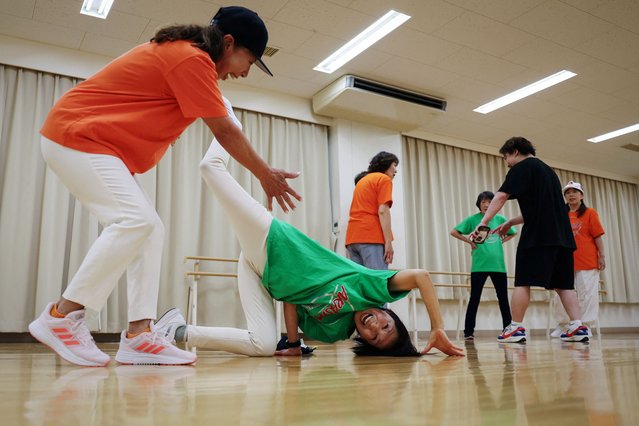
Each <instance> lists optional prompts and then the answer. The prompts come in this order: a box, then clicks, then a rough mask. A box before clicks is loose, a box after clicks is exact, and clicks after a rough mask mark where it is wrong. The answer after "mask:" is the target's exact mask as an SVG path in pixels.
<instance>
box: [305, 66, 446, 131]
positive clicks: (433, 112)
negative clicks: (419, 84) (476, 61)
mask: <svg viewBox="0 0 639 426" xmlns="http://www.w3.org/2000/svg"><path fill="white" fill-rule="evenodd" d="M445 110H446V101H445V100H443V99H440V98H437V97H434V96H430V95H426V94H423V93H419V92H414V91H411V90H406V89H401V88H399V87H395V86H392V85H389V84H385V83H381V82H377V81H372V80H368V79H365V78H361V77H356V76H354V75H345V76H342V77H340V78H339V79H337V80H336V81H334V82H333V83H331V84H329V85H328V86H327V87H325V88H324V89H322V90H320V91H319V92H317V93H316V94H315V95H314V96H313V111H314V112H315V113H317V114H321V115H328V116H330V117H335V118H343V119H348V120H353V121H361V122H364V123H370V124H373V125H375V126H379V127H386V128H389V129H394V130H399V131H409V130H414V129H416V128H418V127H421V126H424V125H425V124H427V123H428V122H429V121H431V120H433V119H434V118H435V117H437V116H438V115H440V114H442V113H443V112H444V111H445Z"/></svg>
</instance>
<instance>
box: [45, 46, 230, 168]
mask: <svg viewBox="0 0 639 426" xmlns="http://www.w3.org/2000/svg"><path fill="white" fill-rule="evenodd" d="M227 115H228V114H227V111H226V108H225V107H224V102H223V101H222V94H221V93H220V89H219V86H218V84H217V72H216V70H215V64H214V63H213V61H212V60H211V57H210V56H209V55H208V54H207V53H206V52H204V51H203V50H201V49H199V48H197V47H195V46H193V45H192V44H191V42H190V41H183V40H182V41H175V42H166V43H161V44H158V43H152V42H149V43H145V44H142V45H140V46H137V47H135V48H133V49H131V50H130V51H129V52H127V53H125V54H124V55H122V56H120V57H119V58H117V59H115V60H114V61H112V62H111V63H109V64H108V65H107V66H106V67H104V68H103V69H102V70H100V71H98V72H97V73H96V74H95V75H93V76H92V77H90V78H89V79H87V80H86V81H83V82H82V83H80V84H78V85H77V86H75V87H74V88H72V89H71V90H69V91H68V92H67V93H65V94H64V95H63V96H62V97H61V98H60V99H59V100H58V102H57V103H56V104H55V105H54V106H53V109H52V110H51V111H50V112H49V115H48V116H47V119H46V121H45V122H44V126H43V127H42V129H41V130H40V133H42V135H43V136H45V137H47V138H48V139H51V140H52V141H54V142H57V143H59V144H61V145H64V146H66V147H69V148H72V149H75V150H78V151H83V152H88V153H92V154H109V155H114V156H116V157H119V158H120V159H122V161H123V162H124V163H125V164H126V166H127V167H128V168H129V170H130V171H131V172H132V173H144V172H146V171H147V170H149V169H150V168H152V167H153V166H155V165H156V164H157V163H158V162H159V161H160V159H161V158H162V156H163V155H164V153H165V152H166V150H167V148H168V147H169V145H170V144H171V143H173V142H174V141H175V140H176V139H177V138H178V136H180V134H181V133H182V132H183V131H184V129H186V127H187V126H189V125H190V124H191V123H192V122H193V121H195V119H196V118H198V117H225V116H227Z"/></svg>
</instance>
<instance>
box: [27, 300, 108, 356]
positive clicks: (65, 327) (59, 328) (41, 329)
mask: <svg viewBox="0 0 639 426" xmlns="http://www.w3.org/2000/svg"><path fill="white" fill-rule="evenodd" d="M51 308H53V303H49V304H48V305H47V306H46V308H44V311H42V313H41V314H40V316H39V317H38V318H37V319H36V320H35V321H33V322H32V323H31V324H29V332H30V333H31V335H32V336H33V337H35V338H36V339H38V340H39V341H40V342H41V343H44V344H45V345H47V346H48V347H50V348H51V349H53V350H54V351H55V352H56V353H57V354H58V355H60V356H61V357H62V358H64V359H65V360H67V361H69V362H70V363H72V364H76V365H82V366H85V367H103V366H105V365H107V364H108V363H109V362H110V361H111V358H110V357H109V355H107V354H105V353H104V352H102V351H101V350H100V349H98V347H97V346H96V345H95V341H94V340H93V337H91V332H90V331H89V328H88V327H87V326H86V323H85V322H84V309H82V310H79V311H74V312H70V313H68V314H67V316H66V317H64V318H55V317H52V316H51Z"/></svg>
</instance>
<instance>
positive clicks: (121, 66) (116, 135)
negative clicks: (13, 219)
mask: <svg viewBox="0 0 639 426" xmlns="http://www.w3.org/2000/svg"><path fill="white" fill-rule="evenodd" d="M267 42H268V31H267V30H266V26H265V25H264V22H263V21H262V19H261V18H260V17H259V16H258V15H257V13H255V12H253V11H252V10H249V9H246V8H244V7H238V6H230V7H222V8H220V9H219V11H218V12H217V13H216V14H215V16H214V17H213V19H212V20H211V22H210V24H209V25H172V26H168V27H165V28H162V29H160V30H158V31H157V32H156V33H155V35H154V36H153V38H152V39H151V40H150V41H149V42H147V43H144V44H141V45H139V46H137V47H134V48H133V49H131V50H130V51H128V52H126V53H124V54H123V55H121V56H120V57H118V58H116V59H115V60H113V61H112V62H110V63H109V64H107V65H106V66H105V67H104V68H103V69H102V70H100V71H98V72H97V73H96V74H95V75H93V76H91V77H89V78H88V79H87V80H85V81H83V82H82V83H80V84H78V85H77V86H75V87H74V88H72V89H71V90H69V91H68V92H67V93H65V94H64V95H63V96H62V97H61V98H60V99H59V100H58V101H57V102H56V104H55V105H54V106H53V108H52V109H51V111H50V112H49V114H48V116H47V119H46V120H45V123H44V125H43V127H42V129H41V130H40V133H41V134H42V139H41V147H42V154H43V157H44V160H45V161H46V163H47V165H48V166H49V168H50V169H51V170H52V171H53V172H54V173H55V174H56V175H57V176H58V177H59V178H60V180H61V181H62V182H63V183H64V184H65V185H66V186H67V188H68V189H69V191H70V192H71V193H72V194H73V195H74V196H75V197H76V198H77V199H78V201H80V202H81V203H82V204H83V205H84V206H85V207H87V208H88V209H89V210H90V211H91V213H93V214H94V215H95V216H96V217H97V219H98V220H99V222H100V224H101V225H102V227H103V230H102V232H101V233H100V236H99V237H98V238H97V240H96V241H95V242H94V243H93V245H92V246H91V248H90V249H89V252H88V253H87V255H86V257H85V258H84V260H83V261H82V264H81V265H80V267H79V269H78V271H77V272H76V274H75V275H74V277H73V278H72V279H71V281H70V282H69V283H68V285H66V290H65V291H64V293H63V294H62V296H61V297H60V298H59V299H58V300H57V301H56V302H51V303H48V304H47V306H46V307H44V309H43V311H42V313H41V314H40V316H39V317H38V318H37V319H36V320H35V321H33V322H32V323H31V324H30V325H29V331H30V332H31V334H32V335H33V336H34V337H35V338H36V339H37V340H39V341H41V342H42V343H44V344H46V345H48V346H49V347H51V348H52V349H53V350H54V351H55V352H56V353H57V354H58V355H60V356H61V357H62V358H64V359H65V360H67V361H69V362H71V363H73V364H77V365H83V366H104V365H106V364H108V363H109V361H110V357H109V355H107V354H106V353H104V352H102V351H101V350H100V349H99V348H98V347H97V346H96V344H95V342H94V340H93V338H92V337H91V334H90V332H89V329H88V328H87V326H86V324H85V320H84V312H85V311H84V310H85V307H88V308H91V309H93V310H96V311H99V310H101V309H102V307H103V306H104V304H105V303H106V301H107V299H108V297H109V294H110V293H111V291H112V290H113V288H114V287H115V285H116V284H117V282H118V280H119V278H120V276H121V275H122V274H123V273H124V272H125V271H126V274H127V286H128V293H127V296H128V297H127V298H128V312H127V315H128V321H129V324H128V327H127V330H124V331H123V332H122V335H121V338H120V347H119V349H118V352H117V354H116V357H115V359H116V361H118V362H120V363H124V364H160V365H166V364H192V363H193V362H195V360H196V357H195V355H194V354H193V353H191V352H188V351H184V350H181V349H179V348H177V347H176V346H174V345H173V344H172V343H171V342H170V341H167V340H166V339H164V338H163V337H162V336H161V335H159V334H158V332H157V328H158V327H157V323H154V322H153V319H154V318H156V313H157V312H156V309H157V300H158V292H159V285H160V269H161V259H162V249H163V242H164V226H163V224H162V222H161V220H160V217H159V215H158V213H157V212H156V210H155V207H154V205H153V203H152V201H151V198H150V197H149V196H148V194H147V193H146V192H145V190H144V189H143V187H142V185H141V184H140V182H139V181H138V179H137V177H136V175H137V174H141V173H145V172H147V171H148V170H150V169H151V168H153V167H155V166H156V165H157V164H158V163H159V161H160V159H161V158H162V156H163V155H164V153H165V152H166V150H167V149H168V148H169V147H170V146H171V144H173V143H175V141H176V139H177V138H178V137H179V136H180V134H181V133H182V132H183V131H184V130H185V129H186V128H187V127H188V126H189V125H190V124H191V123H193V122H194V121H195V120H196V119H198V118H202V119H203V120H204V122H205V123H206V125H207V126H208V127H209V128H210V129H211V131H212V133H213V134H214V135H215V138H216V139H217V140H218V141H219V143H220V144H221V145H222V146H223V147H224V148H225V149H226V150H227V151H228V152H229V154H230V155H231V156H233V157H234V158H235V159H236V160H237V161H238V162H239V163H240V164H242V165H243V166H244V167H246V168H247V169H249V170H250V171H251V172H252V173H253V174H254V175H255V176H256V177H257V178H258V179H259V181H260V183H261V185H262V188H263V189H264V191H265V192H266V195H267V200H268V207H269V208H271V205H272V200H273V198H275V200H276V201H277V202H278V204H279V205H280V206H281V208H282V209H283V210H284V211H288V209H289V208H294V207H295V205H294V200H293V199H297V200H298V201H300V200H301V197H300V196H299V195H298V194H297V193H296V192H295V190H294V189H293V188H291V187H290V186H289V185H288V182H287V179H290V178H295V177H297V176H298V175H299V173H291V172H286V171H284V170H279V169H276V168H273V167H270V166H269V165H268V164H267V163H266V162H265V161H264V160H263V159H262V158H261V157H260V156H259V155H258V154H257V152H256V151H255V150H254V149H253V148H252V146H251V144H250V142H249V141H248V139H247V138H246V137H245V136H244V135H243V134H242V131H241V130H240V129H239V128H238V127H237V126H236V125H235V123H234V121H233V119H232V118H231V117H229V113H228V111H227V107H226V106H225V103H224V101H223V99H222V94H221V91H220V88H219V85H218V80H226V79H227V78H229V77H230V78H240V77H247V76H248V74H249V70H250V68H251V66H252V65H253V64H255V65H256V66H257V67H259V68H260V69H262V70H263V71H264V72H266V73H267V74H269V75H272V73H271V72H270V70H269V69H268V68H267V67H266V65H264V63H263V62H262V60H261V57H262V55H263V53H264V50H265V48H266V43H267ZM160 190H161V189H158V191H160ZM166 321H167V319H166V318H165V319H163V320H161V321H159V323H160V324H161V323H162V322H166Z"/></svg>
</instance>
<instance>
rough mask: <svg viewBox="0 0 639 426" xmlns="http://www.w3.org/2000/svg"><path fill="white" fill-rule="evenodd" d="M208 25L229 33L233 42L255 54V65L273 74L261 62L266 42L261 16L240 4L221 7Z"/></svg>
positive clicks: (265, 32) (266, 36)
mask: <svg viewBox="0 0 639 426" xmlns="http://www.w3.org/2000/svg"><path fill="white" fill-rule="evenodd" d="M210 25H215V26H217V27H218V28H219V29H220V31H222V33H223V34H230V35H232V36H233V38H234V39H235V42H236V43H237V44H238V45H240V46H243V47H246V48H247V49H248V50H249V51H250V52H251V53H252V54H253V56H255V58H256V61H255V65H257V67H258V68H259V69H261V70H262V71H264V72H265V73H267V74H268V75H270V76H273V73H272V72H271V70H269V69H268V67H267V66H266V65H265V64H264V62H262V54H264V49H266V43H267V42H268V31H267V30H266V25H264V21H262V18H260V17H259V16H257V13H255V12H253V11H252V10H250V9H247V8H245V7H241V6H228V7H221V8H220V10H218V11H217V13H216V14H215V16H214V17H213V19H211V23H210Z"/></svg>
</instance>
